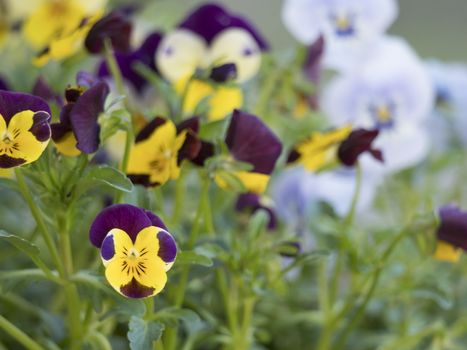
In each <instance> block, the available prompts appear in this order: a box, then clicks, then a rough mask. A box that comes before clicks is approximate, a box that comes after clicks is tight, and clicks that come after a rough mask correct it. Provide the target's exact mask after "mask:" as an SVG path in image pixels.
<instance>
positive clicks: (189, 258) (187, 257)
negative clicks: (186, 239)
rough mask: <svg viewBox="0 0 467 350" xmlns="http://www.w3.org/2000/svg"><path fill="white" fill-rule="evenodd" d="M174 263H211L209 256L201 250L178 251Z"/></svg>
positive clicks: (206, 265)
mask: <svg viewBox="0 0 467 350" xmlns="http://www.w3.org/2000/svg"><path fill="white" fill-rule="evenodd" d="M176 263H177V264H178V265H186V264H194V265H201V266H205V267H211V266H212V264H213V263H212V260H211V258H209V257H208V256H206V255H204V254H203V253H201V252H195V251H192V250H188V251H183V252H180V253H178V254H177V261H176Z"/></svg>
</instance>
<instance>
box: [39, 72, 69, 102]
mask: <svg viewBox="0 0 467 350" xmlns="http://www.w3.org/2000/svg"><path fill="white" fill-rule="evenodd" d="M32 94H33V95H34V96H38V97H40V98H42V99H44V100H45V101H49V102H50V101H53V102H55V103H56V104H57V105H58V106H62V105H63V101H62V98H61V97H60V96H59V95H58V94H56V93H55V92H54V91H53V90H52V88H51V87H50V86H49V85H48V84H47V82H46V81H45V80H44V79H43V78H42V77H41V76H39V77H38V78H37V80H36V82H35V84H34V86H33V88H32Z"/></svg>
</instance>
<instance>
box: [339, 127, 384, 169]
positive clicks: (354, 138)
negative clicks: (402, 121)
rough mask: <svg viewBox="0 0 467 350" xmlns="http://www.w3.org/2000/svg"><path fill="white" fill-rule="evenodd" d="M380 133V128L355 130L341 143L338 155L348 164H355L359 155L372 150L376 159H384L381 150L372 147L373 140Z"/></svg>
mask: <svg viewBox="0 0 467 350" xmlns="http://www.w3.org/2000/svg"><path fill="white" fill-rule="evenodd" d="M378 135H379V130H365V129H357V130H353V131H352V132H351V133H350V135H349V136H348V137H347V138H346V139H345V140H344V141H343V142H342V143H341V144H340V146H339V148H338V150H337V157H338V158H339V160H340V161H341V162H342V163H343V164H344V165H346V166H354V165H355V163H356V162H357V160H358V157H359V156H360V155H361V154H362V153H364V152H370V154H372V155H373V156H374V157H375V158H376V159H378V160H380V161H382V159H383V158H382V153H381V151H378V150H374V149H373V148H372V144H373V141H374V140H375V139H376V137H377V136H378Z"/></svg>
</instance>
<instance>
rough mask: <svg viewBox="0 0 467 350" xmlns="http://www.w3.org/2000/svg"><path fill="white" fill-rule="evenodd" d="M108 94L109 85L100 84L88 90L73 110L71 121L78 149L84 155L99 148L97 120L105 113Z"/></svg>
mask: <svg viewBox="0 0 467 350" xmlns="http://www.w3.org/2000/svg"><path fill="white" fill-rule="evenodd" d="M108 94H109V87H108V85H107V84H106V83H103V82H101V83H98V84H96V85H94V86H93V87H91V88H90V89H89V90H86V92H84V93H83V94H82V95H81V96H80V97H79V99H78V101H77V102H76V103H75V104H74V106H73V109H72V110H71V113H70V120H71V125H72V127H73V132H74V134H75V137H76V140H77V144H76V148H78V149H79V150H80V151H82V152H84V153H87V154H91V153H94V152H96V151H97V149H98V148H99V142H100V138H99V132H100V126H99V124H98V123H97V118H98V117H99V114H101V113H102V112H103V111H104V103H105V99H106V97H107V95H108Z"/></svg>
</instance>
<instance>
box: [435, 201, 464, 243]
mask: <svg viewBox="0 0 467 350" xmlns="http://www.w3.org/2000/svg"><path fill="white" fill-rule="evenodd" d="M439 216H440V225H439V226H438V230H437V236H438V239H441V240H443V241H446V242H448V243H450V244H452V245H454V246H456V247H458V248H462V249H463V250H465V251H467V212H465V211H461V210H460V209H459V208H458V207H457V206H455V205H447V206H444V207H442V208H441V209H440V210H439Z"/></svg>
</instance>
